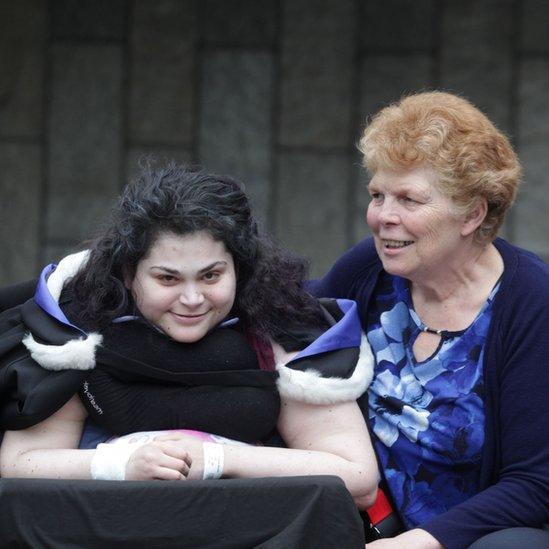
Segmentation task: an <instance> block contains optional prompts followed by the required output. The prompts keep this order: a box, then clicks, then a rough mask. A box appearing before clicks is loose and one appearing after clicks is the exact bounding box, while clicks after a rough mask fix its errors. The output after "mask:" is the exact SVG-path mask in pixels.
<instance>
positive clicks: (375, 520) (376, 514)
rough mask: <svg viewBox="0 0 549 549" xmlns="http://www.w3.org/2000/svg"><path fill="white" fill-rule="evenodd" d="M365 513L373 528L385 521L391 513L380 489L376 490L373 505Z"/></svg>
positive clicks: (387, 501) (389, 506) (391, 510)
mask: <svg viewBox="0 0 549 549" xmlns="http://www.w3.org/2000/svg"><path fill="white" fill-rule="evenodd" d="M367 511H368V516H369V517H370V521H371V522H372V524H373V525H374V526H375V525H376V524H379V523H380V522H381V521H382V520H384V519H386V518H387V517H388V516H389V515H390V514H391V513H392V512H393V509H392V507H391V504H390V503H389V500H388V499H387V496H386V495H385V494H384V493H383V490H382V489H381V488H378V490H377V497H376V501H375V503H374V504H373V505H372V506H371V507H369V508H368V509H367Z"/></svg>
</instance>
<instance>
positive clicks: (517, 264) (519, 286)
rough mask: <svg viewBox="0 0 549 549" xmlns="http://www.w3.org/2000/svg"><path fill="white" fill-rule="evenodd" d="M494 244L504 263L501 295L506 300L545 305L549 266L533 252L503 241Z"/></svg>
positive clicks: (548, 289)
mask: <svg viewBox="0 0 549 549" xmlns="http://www.w3.org/2000/svg"><path fill="white" fill-rule="evenodd" d="M494 244H495V246H496V248H497V249H498V251H499V252H500V254H501V256H502V258H503V262H504V273H503V278H502V288H501V289H502V292H501V293H502V294H504V295H505V297H506V300H507V301H508V302H509V303H512V302H516V303H517V304H518V303H520V302H524V301H526V302H528V303H534V302H538V303H540V302H541V303H540V304H543V305H545V304H546V303H547V301H545V299H544V298H545V297H548V298H549V265H548V264H547V263H545V261H543V260H542V259H541V258H540V257H539V256H537V255H536V254H534V253H533V252H530V251H528V250H525V249H523V248H519V247H518V246H513V245H512V244H509V243H508V242H506V241H505V240H503V239H497V240H496V241H495V243H494Z"/></svg>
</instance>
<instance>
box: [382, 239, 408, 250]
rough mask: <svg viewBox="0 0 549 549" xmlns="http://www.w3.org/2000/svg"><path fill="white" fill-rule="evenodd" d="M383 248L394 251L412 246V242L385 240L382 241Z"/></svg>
mask: <svg viewBox="0 0 549 549" xmlns="http://www.w3.org/2000/svg"><path fill="white" fill-rule="evenodd" d="M382 242H383V246H384V247H385V248H389V249H391V250H394V249H396V248H405V247H406V246H409V245H410V244H413V243H414V241H413V240H387V239H382Z"/></svg>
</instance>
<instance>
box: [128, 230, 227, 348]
mask: <svg viewBox="0 0 549 549" xmlns="http://www.w3.org/2000/svg"><path fill="white" fill-rule="evenodd" d="M127 286H128V288H129V289H130V290H131V292H132V295H133V297H134V299H135V302H136V305H137V307H138V308H139V310H140V311H141V314H142V315H143V316H144V317H145V318H146V319H147V320H149V321H150V322H152V323H153V324H154V325H155V326H157V327H158V328H160V330H162V331H163V332H164V333H165V334H167V335H168V336H170V337H171V338H172V339H174V340H175V341H179V342H181V343H192V342H194V341H198V340H199V339H202V338H203V337H204V336H205V335H206V334H207V333H208V332H209V331H210V330H211V329H212V328H213V327H214V326H216V325H217V324H219V323H220V322H221V321H222V320H223V319H224V318H225V317H226V316H227V315H228V314H229V312H230V310H231V308H232V306H233V303H234V299H235V293H236V273H235V267H234V261H233V258H232V255H231V254H230V253H229V252H228V251H227V249H226V247H225V244H224V243H223V242H219V241H217V240H214V239H213V238H212V237H211V236H210V235H209V233H207V232H205V231H199V232H196V233H191V234H188V235H176V234H173V233H162V234H160V236H159V237H158V238H157V239H156V241H155V242H154V244H153V245H152V246H151V248H150V250H149V253H148V254H147V256H146V257H144V258H143V259H142V260H141V261H140V262H139V263H138V264H137V270H136V273H135V277H134V279H133V280H132V281H131V283H129V284H127Z"/></svg>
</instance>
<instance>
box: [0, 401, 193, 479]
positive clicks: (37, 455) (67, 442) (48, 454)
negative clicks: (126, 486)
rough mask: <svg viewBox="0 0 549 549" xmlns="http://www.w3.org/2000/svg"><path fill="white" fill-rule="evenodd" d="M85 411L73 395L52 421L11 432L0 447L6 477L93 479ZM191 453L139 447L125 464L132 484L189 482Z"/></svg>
mask: <svg viewBox="0 0 549 549" xmlns="http://www.w3.org/2000/svg"><path fill="white" fill-rule="evenodd" d="M85 418H86V411H85V410H84V407H83V405H82V403H81V402H80V399H79V398H78V397H77V396H74V397H73V398H71V400H69V401H68V402H67V403H66V404H65V405H64V406H63V407H62V408H60V409H59V410H58V411H57V412H56V413H54V414H52V415H51V416H50V417H49V418H48V419H46V420H44V421H42V422H41V423H38V424H37V425H34V426H33V427H29V428H28V429H22V430H20V431H7V432H6V433H5V435H4V439H3V441H2V446H1V447H0V473H1V476H2V477H34V478H65V479H87V478H91V473H90V467H91V463H92V459H93V457H94V454H95V452H96V450H78V449H77V448H78V442H79V440H80V436H81V434H82V428H83V424H84V419H85ZM189 465H190V463H189V459H188V456H187V453H186V452H185V451H184V450H183V449H181V448H179V447H177V446H176V445H175V444H173V443H170V442H153V443H150V444H145V445H143V446H141V447H139V448H137V449H136V450H135V451H134V452H133V453H132V454H131V455H130V458H129V461H128V462H127V465H126V478H127V479H128V480H149V479H154V478H158V479H172V480H179V479H183V478H185V476H186V474H187V473H188V466H189Z"/></svg>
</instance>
